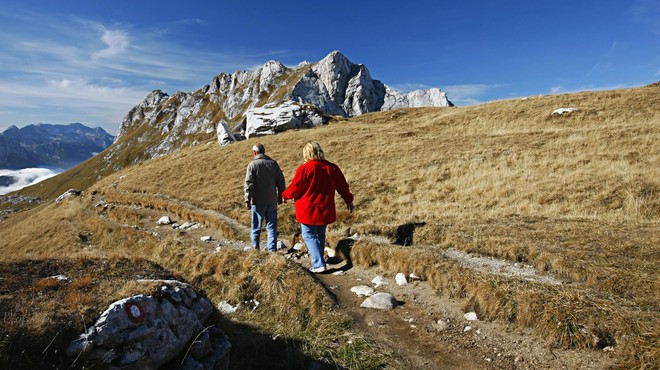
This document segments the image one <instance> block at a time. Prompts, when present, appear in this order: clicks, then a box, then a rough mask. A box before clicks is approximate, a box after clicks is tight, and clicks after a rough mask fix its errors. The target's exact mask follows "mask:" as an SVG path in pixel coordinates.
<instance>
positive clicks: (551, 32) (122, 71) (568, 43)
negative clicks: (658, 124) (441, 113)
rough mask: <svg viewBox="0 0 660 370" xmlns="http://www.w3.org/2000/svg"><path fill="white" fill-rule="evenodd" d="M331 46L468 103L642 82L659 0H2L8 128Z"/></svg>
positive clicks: (105, 116) (655, 60)
mask: <svg viewBox="0 0 660 370" xmlns="http://www.w3.org/2000/svg"><path fill="white" fill-rule="evenodd" d="M333 50H339V51H341V52H342V53H343V54H344V55H346V56H347V57H348V58H349V59H350V60H351V61H352V62H353V63H362V64H364V65H366V66H367V68H368V69H369V71H370V72H371V75H372V77H373V78H375V79H379V80H381V81H382V82H384V83H385V84H387V85H389V86H391V87H393V88H395V89H397V90H399V91H402V92H408V91H411V90H414V89H417V88H431V87H438V88H440V89H442V90H444V91H446V92H447V94H448V97H449V99H450V100H452V101H453V102H454V103H456V104H457V105H469V104H479V103H482V102H487V101H491V100H498V99H508V98H514V97H523V96H529V95H539V94H555V93H565V92H575V91H583V90H603V89H615V88H623V87H636V86H642V85H645V84H649V83H652V82H656V81H658V80H660V0H631V1H626V0H500V1H493V0H481V1H476V0H464V1H455V0H454V1H445V0H436V1H426V0H423V1H409V2H404V1H391V0H380V1H360V0H352V1H344V0H335V1H309V0H307V1H303V0H296V1H290V0H281V1H255V0H241V1H219V0H217V1H199V0H197V1H195V0H191V1H170V0H160V1H145V0H132V1H124V0H114V1H106V2H101V1H90V0H72V1H68V0H62V1H51V0H47V1H46V0H44V1H26V0H18V1H14V0H0V131H3V130H5V129H6V128H7V127H8V126H10V125H17V126H19V127H22V126H24V125H27V124H31V123H38V122H44V123H59V124H64V123H70V122H77V121H79V122H82V123H84V124H87V125H89V126H101V127H103V128H105V129H106V130H108V131H109V132H110V133H113V134H115V133H116V130H117V128H118V126H119V124H120V123H121V120H122V118H123V116H124V115H125V114H126V113H127V112H128V111H129V110H130V109H131V108H132V107H133V106H134V105H136V104H138V103H139V102H140V101H142V99H143V98H144V97H145V96H146V95H147V94H148V93H149V92H150V91H151V90H154V89H161V90H164V91H166V92H167V93H169V94H173V93H174V92H176V91H193V90H196V89H198V88H200V87H202V86H203V85H205V84H208V83H210V81H211V79H212V78H213V76H215V75H217V74H218V73H220V72H226V73H233V72H235V71H237V70H243V69H248V70H251V69H255V68H257V67H259V66H260V65H262V64H263V63H265V62H266V61H268V60H271V59H274V60H279V61H281V62H282V63H284V64H285V65H288V66H294V65H297V64H298V63H299V62H301V61H304V60H307V61H312V62H314V61H318V60H320V59H322V58H323V57H324V56H326V55H327V54H328V53H330V52H332V51H333Z"/></svg>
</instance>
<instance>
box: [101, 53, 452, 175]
mask: <svg viewBox="0 0 660 370" xmlns="http://www.w3.org/2000/svg"><path fill="white" fill-rule="evenodd" d="M294 103H295V104H294ZM451 105H453V104H451V102H450V101H449V100H448V99H447V97H446V94H445V93H444V92H442V91H440V89H430V90H419V91H415V92H412V93H409V94H401V93H399V92H397V91H395V90H394V89H392V88H390V87H388V86H386V85H385V84H383V83H382V82H380V81H379V80H374V79H373V78H372V77H371V74H370V73H369V70H368V69H367V67H366V66H364V65H363V64H355V63H352V62H351V61H350V60H349V59H348V58H347V57H346V56H344V55H343V54H342V53H341V52H339V51H333V52H331V53H330V54H328V55H327V56H326V57H325V58H323V59H321V60H320V61H318V62H316V63H308V62H303V63H300V64H298V65H297V66H296V67H293V68H288V67H286V66H285V65H283V64H282V63H281V62H278V61H275V60H270V61H267V62H266V63H264V64H263V66H261V67H260V68H258V69H256V70H254V71H246V70H243V71H236V72H234V73H224V72H223V73H220V74H218V75H216V76H215V77H213V78H212V80H211V83H210V84H209V85H206V86H203V87H201V88H200V89H198V90H196V91H193V92H190V93H186V92H177V93H176V94H174V95H173V96H169V95H168V94H167V93H165V92H163V91H161V90H154V91H152V92H151V93H149V95H147V97H146V98H145V99H144V100H143V101H142V102H141V103H140V104H138V105H136V106H135V107H134V108H133V109H131V111H129V112H128V114H127V115H126V117H124V120H123V121H122V124H121V127H120V129H119V132H118V135H117V140H116V142H117V143H121V142H122V141H124V140H129V137H132V136H133V138H131V139H130V140H133V141H134V143H133V144H136V143H138V142H139V144H140V145H139V147H142V150H141V153H140V154H139V155H138V156H139V158H134V159H133V162H134V163H135V162H136V161H137V162H139V161H141V160H143V159H148V158H153V157H157V156H160V155H164V154H168V153H172V152H173V151H176V150H178V149H179V148H181V147H182V146H185V145H190V144H194V143H197V142H199V140H200V139H205V138H210V137H213V134H214V133H215V134H216V135H218V137H219V138H220V137H222V138H226V140H225V139H223V143H226V142H227V140H229V142H231V141H232V140H241V139H242V138H244V137H245V136H250V135H264V134H273V133H277V132H280V131H283V130H286V129H290V128H300V127H314V126H318V125H320V124H325V123H326V122H327V120H328V116H330V115H336V116H342V117H353V116H358V115H361V114H364V113H368V112H375V111H379V110H387V109H398V108H405V107H418V106H438V107H439V106H451ZM308 106H313V107H314V109H310V108H307V107H308ZM324 115H325V118H324ZM268 126H272V127H270V128H269V127H268ZM257 127H258V129H255V128H257ZM133 132H139V133H140V134H139V137H134V136H135V135H130V134H131V133H133ZM133 144H128V143H126V144H124V145H123V146H125V147H126V148H128V147H132V148H135V147H137V146H136V145H133ZM117 150H120V149H117ZM122 150H123V149H122ZM112 157H113V155H109V156H108V158H112Z"/></svg>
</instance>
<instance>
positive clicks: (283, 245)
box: [277, 240, 287, 250]
mask: <svg viewBox="0 0 660 370" xmlns="http://www.w3.org/2000/svg"><path fill="white" fill-rule="evenodd" d="M281 249H287V246H286V244H284V241H282V240H278V241H277V250H281Z"/></svg>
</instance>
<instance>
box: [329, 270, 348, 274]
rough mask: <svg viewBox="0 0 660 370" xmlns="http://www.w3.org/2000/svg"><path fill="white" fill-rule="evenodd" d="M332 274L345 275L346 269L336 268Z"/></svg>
mask: <svg viewBox="0 0 660 370" xmlns="http://www.w3.org/2000/svg"><path fill="white" fill-rule="evenodd" d="M332 275H346V271H344V270H337V271H335V272H333V273H332Z"/></svg>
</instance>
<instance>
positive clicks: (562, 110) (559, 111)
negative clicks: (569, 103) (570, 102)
mask: <svg viewBox="0 0 660 370" xmlns="http://www.w3.org/2000/svg"><path fill="white" fill-rule="evenodd" d="M576 110H577V109H576V108H557V109H555V110H554V111H552V115H559V116H561V115H562V114H564V113H573V112H575V111H576Z"/></svg>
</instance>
